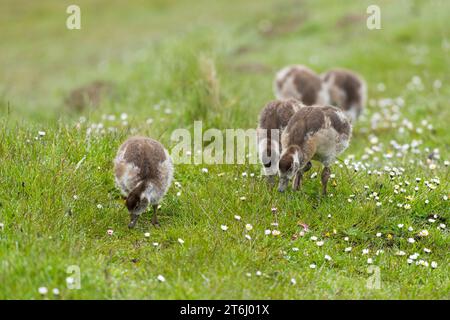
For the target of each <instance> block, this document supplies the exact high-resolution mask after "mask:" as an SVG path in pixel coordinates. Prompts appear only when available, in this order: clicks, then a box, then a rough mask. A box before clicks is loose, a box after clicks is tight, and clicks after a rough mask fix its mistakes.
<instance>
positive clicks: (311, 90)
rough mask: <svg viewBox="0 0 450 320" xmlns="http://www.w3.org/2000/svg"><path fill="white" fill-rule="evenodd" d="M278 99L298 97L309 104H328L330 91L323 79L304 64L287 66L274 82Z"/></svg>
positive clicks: (279, 72)
mask: <svg viewBox="0 0 450 320" xmlns="http://www.w3.org/2000/svg"><path fill="white" fill-rule="evenodd" d="M273 87H274V92H275V96H276V97H277V99H280V100H284V99H297V100H300V101H301V102H303V104H305V105H307V106H311V105H314V104H327V103H328V100H329V97H328V91H327V90H326V88H325V86H324V85H323V83H322V79H321V78H320V76H319V75H317V74H316V73H315V72H314V71H313V70H311V69H309V68H308V67H306V66H303V65H293V66H287V67H285V68H283V69H281V70H280V71H278V73H277V74H276V76H275V81H274V84H273Z"/></svg>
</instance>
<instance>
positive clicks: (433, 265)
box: [431, 261, 438, 269]
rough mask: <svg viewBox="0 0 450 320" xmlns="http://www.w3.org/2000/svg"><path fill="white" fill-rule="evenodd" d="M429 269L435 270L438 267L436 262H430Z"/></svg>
mask: <svg viewBox="0 0 450 320" xmlns="http://www.w3.org/2000/svg"><path fill="white" fill-rule="evenodd" d="M431 267H432V268H433V269H436V268H437V267H438V264H437V262H436V261H431Z"/></svg>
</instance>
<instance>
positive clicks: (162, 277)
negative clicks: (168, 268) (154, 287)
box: [156, 274, 166, 282]
mask: <svg viewBox="0 0 450 320" xmlns="http://www.w3.org/2000/svg"><path fill="white" fill-rule="evenodd" d="M156 279H158V281H159V282H166V278H164V276H163V275H161V274H160V275H158V276H157V277H156Z"/></svg>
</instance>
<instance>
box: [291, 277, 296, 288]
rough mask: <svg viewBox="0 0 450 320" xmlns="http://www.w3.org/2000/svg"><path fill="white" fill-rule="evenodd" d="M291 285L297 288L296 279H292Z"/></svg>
mask: <svg viewBox="0 0 450 320" xmlns="http://www.w3.org/2000/svg"><path fill="white" fill-rule="evenodd" d="M291 284H292V285H293V286H295V285H296V284H297V281H296V280H295V279H294V278H292V279H291Z"/></svg>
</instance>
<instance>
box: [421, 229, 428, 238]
mask: <svg viewBox="0 0 450 320" xmlns="http://www.w3.org/2000/svg"><path fill="white" fill-rule="evenodd" d="M428 235H429V232H428V230H422V231H420V232H419V236H421V237H427V236H428Z"/></svg>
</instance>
